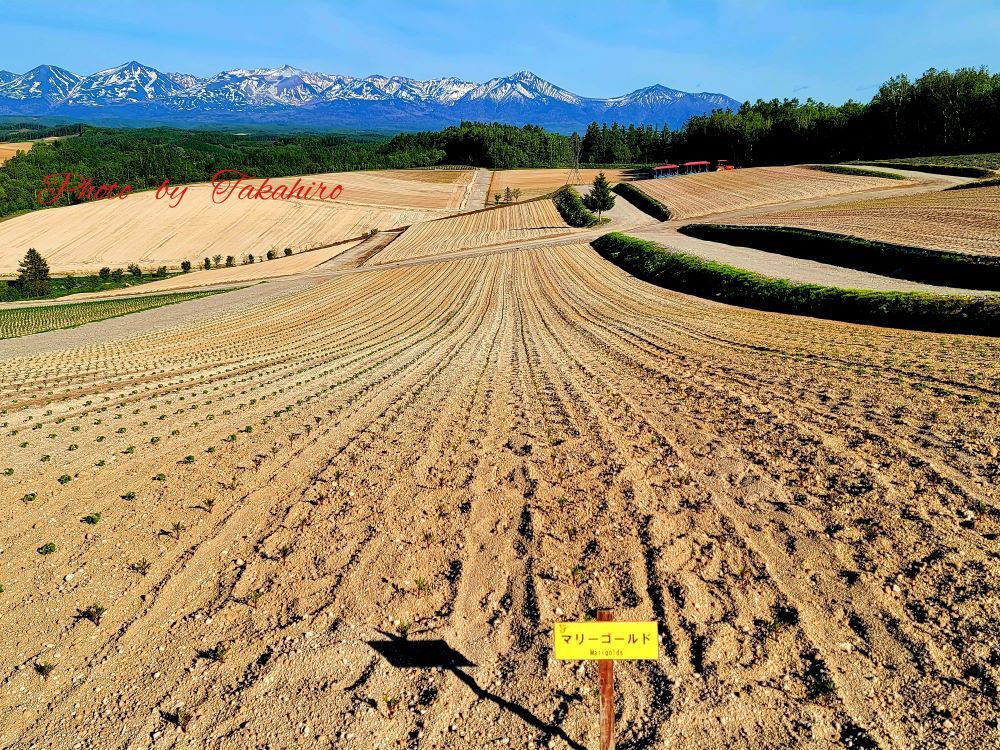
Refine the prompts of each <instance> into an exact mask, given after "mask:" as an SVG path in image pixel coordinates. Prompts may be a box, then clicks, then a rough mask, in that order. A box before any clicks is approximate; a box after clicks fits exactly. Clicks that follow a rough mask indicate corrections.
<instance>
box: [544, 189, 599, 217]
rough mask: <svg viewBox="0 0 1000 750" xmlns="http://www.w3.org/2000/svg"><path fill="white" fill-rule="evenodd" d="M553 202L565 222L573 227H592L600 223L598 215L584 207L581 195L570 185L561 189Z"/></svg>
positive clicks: (553, 197) (553, 198)
mask: <svg viewBox="0 0 1000 750" xmlns="http://www.w3.org/2000/svg"><path fill="white" fill-rule="evenodd" d="M552 201H553V202H554V203H555V204H556V208H557V209H559V214H560V215H561V216H562V217H563V221H565V222H566V223H567V224H569V225H570V226H571V227H592V226H594V225H595V224H597V223H599V222H598V219H597V214H595V213H593V212H592V211H590V210H589V209H588V208H587V207H586V206H584V205H583V199H582V198H581V197H580V194H579V193H578V192H576V190H574V189H573V188H572V187H571V186H569V185H563V186H562V187H561V188H559V189H558V190H557V191H556V192H555V195H553V196H552Z"/></svg>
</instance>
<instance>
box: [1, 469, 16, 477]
mask: <svg viewBox="0 0 1000 750" xmlns="http://www.w3.org/2000/svg"><path fill="white" fill-rule="evenodd" d="M3 475H4V476H5V477H12V476H14V470H13V469H11V468H9V467H8V468H6V469H4V470H3Z"/></svg>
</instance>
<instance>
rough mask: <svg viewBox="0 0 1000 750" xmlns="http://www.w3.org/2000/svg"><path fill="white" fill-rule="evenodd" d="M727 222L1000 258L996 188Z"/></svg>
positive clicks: (999, 211)
mask: <svg viewBox="0 0 1000 750" xmlns="http://www.w3.org/2000/svg"><path fill="white" fill-rule="evenodd" d="M732 223H734V224H775V225H781V226H793V227H804V228H806V229H818V230H821V231H826V232H839V233H840V234H850V235H853V236H855V237H864V238H865V239H870V240H879V241H882V242H895V243H898V244H902V245H913V246H916V247H926V248H932V249H937V250H952V251H956V252H960V253H969V254H970V255H992V256H1000V186H997V187H983V188H975V189H971V190H944V191H940V192H934V193H924V194H922V195H912V196H902V197H896V198H884V199H880V200H863V201H852V202H850V203H841V204H839V205H836V206H825V207H817V208H804V209H800V210H797V211H785V212H778V213H771V214H758V215H756V216H752V217H742V218H739V219H736V220H734V221H733V222H732Z"/></svg>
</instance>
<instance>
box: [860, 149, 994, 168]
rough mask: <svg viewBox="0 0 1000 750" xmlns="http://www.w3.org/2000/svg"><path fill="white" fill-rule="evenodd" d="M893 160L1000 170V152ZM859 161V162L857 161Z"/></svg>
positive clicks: (896, 160)
mask: <svg viewBox="0 0 1000 750" xmlns="http://www.w3.org/2000/svg"><path fill="white" fill-rule="evenodd" d="M892 161H894V162H897V163H899V164H907V165H913V164H946V165H951V166H959V167H982V168H984V169H997V170H1000V152H994V153H990V154H952V155H951V156H907V157H902V158H897V159H892ZM855 163H858V162H855Z"/></svg>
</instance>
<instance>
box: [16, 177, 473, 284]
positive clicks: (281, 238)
mask: <svg viewBox="0 0 1000 750" xmlns="http://www.w3.org/2000/svg"><path fill="white" fill-rule="evenodd" d="M472 174H473V172H471V171H457V170H456V171H432V170H414V171H412V172H392V171H389V172H346V173H335V174H320V175H308V176H305V177H302V178H301V180H302V182H303V183H304V184H306V185H308V184H309V183H311V182H317V183H318V182H321V181H322V182H324V183H325V184H326V185H327V186H332V185H336V184H342V185H343V188H344V189H343V192H342V193H341V194H340V197H339V198H338V199H336V200H320V199H318V198H317V197H315V196H316V195H317V194H314V196H313V197H312V198H310V199H308V200H300V199H292V200H287V201H286V200H240V199H239V198H238V197H237V195H232V196H231V197H229V198H228V199H227V200H226V201H225V202H223V203H213V201H212V195H211V192H212V188H211V187H210V186H208V185H192V186H190V187H189V190H188V193H187V194H186V195H185V196H184V198H183V199H182V200H181V201H180V203H179V204H178V205H177V207H176V208H170V207H169V205H168V204H169V201H168V200H167V199H165V198H164V199H162V200H157V199H156V198H155V192H150V191H147V192H142V193H135V194H133V195H130V196H128V197H126V198H125V199H124V200H117V199H116V200H111V201H108V200H102V201H98V202H96V203H86V204H80V205H76V206H70V207H68V208H61V209H58V210H55V211H53V210H39V211H34V212H32V213H29V214H26V215H24V216H18V217H16V218H13V219H9V220H7V221H3V222H0V276H4V275H7V276H11V275H14V274H16V273H17V264H18V262H19V261H20V260H21V258H23V257H24V253H25V251H27V249H28V248H29V247H33V248H35V249H36V250H38V251H39V252H40V253H41V254H42V255H43V256H45V258H46V259H47V260H48V262H49V265H50V266H51V268H52V270H53V271H55V272H60V273H61V272H82V273H93V272H94V271H96V270H97V269H99V268H100V267H102V266H110V267H116V266H121V267H124V266H127V265H128V264H129V263H138V264H139V265H140V266H142V267H143V268H149V269H151V268H156V267H159V266H161V265H165V266H168V267H171V268H177V267H178V266H179V265H180V263H181V261H183V260H190V261H192V262H193V263H194V264H195V265H198V264H199V263H200V262H201V260H202V258H204V257H206V256H209V257H211V256H213V255H217V254H218V255H222V256H226V255H233V256H235V257H236V258H237V259H238V260H239V259H241V258H242V257H244V256H246V255H248V254H253V255H255V256H257V257H262V256H265V255H266V254H267V252H268V251H269V250H275V251H277V252H278V253H279V254H281V253H282V252H283V250H284V248H286V247H291V248H292V249H293V250H295V251H299V250H305V249H310V248H315V247H319V246H322V245H328V244H330V243H333V242H338V241H340V240H345V239H348V238H351V237H357V236H359V235H361V234H362V233H364V232H367V231H368V230H370V229H391V228H394V227H401V226H406V225H408V224H412V223H414V222H417V221H423V220H426V219H432V218H437V217H441V216H447V215H448V214H449V213H452V212H454V211H455V210H457V209H458V207H459V205H460V204H461V202H462V198H463V197H464V195H465V191H466V189H467V187H468V184H469V182H470V181H471V179H472V177H471V176H472ZM295 179H296V178H281V179H277V180H271V181H270V183H271V184H272V185H274V186H278V185H281V184H287V185H291V184H293V183H294V182H295ZM251 184H257V181H252V183H251Z"/></svg>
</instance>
